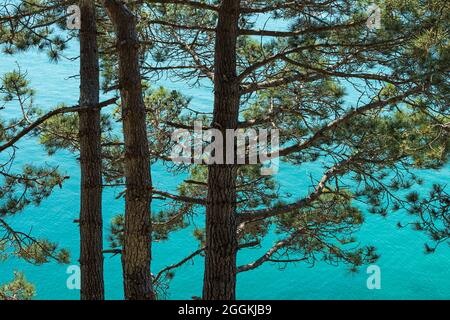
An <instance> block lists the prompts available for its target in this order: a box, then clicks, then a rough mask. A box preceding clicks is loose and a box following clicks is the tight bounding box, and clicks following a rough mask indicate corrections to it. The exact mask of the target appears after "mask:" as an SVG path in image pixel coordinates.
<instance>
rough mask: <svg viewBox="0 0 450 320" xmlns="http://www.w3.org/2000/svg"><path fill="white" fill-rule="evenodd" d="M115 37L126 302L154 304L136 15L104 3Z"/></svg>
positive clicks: (116, 4)
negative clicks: (122, 155) (122, 154)
mask: <svg viewBox="0 0 450 320" xmlns="http://www.w3.org/2000/svg"><path fill="white" fill-rule="evenodd" d="M104 3H105V7H106V10H107V12H108V15H109V17H110V19H111V21H112V23H113V24H114V27H115V29H116V33H117V50H118V55H119V86H120V94H121V99H122V120H123V133H124V141H125V161H124V169H125V179H126V194H125V233H124V243H123V253H122V267H123V273H124V289H125V298H126V299H127V300H146V299H154V294H153V286H152V279H151V273H150V261H151V232H152V226H151V214H150V205H151V185H152V182H151V174H150V153H149V143H148V137H147V127H146V121H145V118H146V111H145V106H144V100H143V96H142V85H141V75H140V68H139V41H138V38H137V32H136V21H135V17H134V15H133V14H132V13H131V12H130V11H129V10H128V8H127V7H126V6H125V5H124V4H122V3H121V2H119V1H116V0H105V1H104Z"/></svg>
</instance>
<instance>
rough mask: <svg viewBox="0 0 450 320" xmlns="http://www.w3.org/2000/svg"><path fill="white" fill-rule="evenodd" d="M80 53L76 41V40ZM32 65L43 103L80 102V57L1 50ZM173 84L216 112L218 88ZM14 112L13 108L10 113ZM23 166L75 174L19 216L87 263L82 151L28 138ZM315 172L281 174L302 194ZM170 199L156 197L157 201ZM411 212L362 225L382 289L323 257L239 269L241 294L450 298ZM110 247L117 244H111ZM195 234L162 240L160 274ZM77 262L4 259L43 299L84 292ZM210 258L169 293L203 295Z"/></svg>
mask: <svg viewBox="0 0 450 320" xmlns="http://www.w3.org/2000/svg"><path fill="white" fill-rule="evenodd" d="M71 52H72V56H76V55H77V54H76V53H75V52H76V48H72V51H71ZM16 62H17V63H19V64H20V66H21V68H22V70H26V71H27V72H28V77H29V79H30V80H31V82H32V86H33V88H34V89H36V91H37V95H36V103H37V104H38V105H39V106H40V107H42V108H52V107H54V106H56V105H57V104H58V103H62V102H63V103H66V104H67V105H74V104H76V103H77V100H78V83H77V81H78V80H77V79H76V78H75V79H74V78H69V77H70V76H73V75H76V74H77V73H78V62H70V61H67V60H63V61H61V62H60V63H59V64H58V65H55V64H50V63H49V62H48V59H47V57H46V56H45V54H42V53H40V54H38V53H27V54H23V55H17V56H13V57H10V56H4V55H2V56H1V58H0V74H3V73H5V72H7V71H11V70H13V69H14V68H17V66H16V64H15V63H16ZM164 84H165V85H167V86H169V87H170V88H171V89H182V92H183V93H184V94H186V95H188V96H191V97H193V98H194V99H193V104H194V105H195V107H197V108H203V109H205V110H209V109H210V108H211V104H212V98H211V90H210V89H209V88H194V89H192V88H189V87H187V86H186V85H184V84H182V83H170V82H167V81H166V82H164ZM1 112H2V114H1V115H2V116H5V111H1ZM19 146H20V149H19V151H18V153H17V162H16V164H15V165H16V167H18V166H21V165H23V164H25V163H33V164H35V165H39V164H44V163H49V164H52V165H58V166H59V168H60V170H61V171H63V172H65V173H67V174H68V175H69V176H70V179H69V180H68V181H67V182H66V183H65V184H64V185H63V188H62V189H58V190H56V191H55V192H54V193H53V195H52V196H51V197H50V198H49V199H47V200H45V201H44V202H43V203H42V205H41V206H40V207H37V208H33V207H30V208H28V209H27V210H26V211H25V212H23V213H21V214H19V215H17V216H16V217H14V218H11V219H9V220H8V221H9V222H11V224H13V225H14V226H15V227H16V228H18V229H20V230H22V231H29V230H31V229H32V233H33V235H34V236H43V237H46V238H48V239H50V240H52V241H55V242H58V243H59V245H60V246H61V247H64V248H68V249H69V250H70V252H71V257H72V264H76V263H77V258H78V253H79V250H78V245H79V234H78V227H77V225H76V224H75V223H73V220H74V219H77V217H78V214H79V203H78V202H79V200H78V199H79V195H80V194H79V166H78V164H77V162H76V161H75V157H74V156H73V155H72V154H69V153H68V152H59V153H57V155H56V156H54V157H49V156H47V155H46V153H45V152H44V151H43V150H42V148H41V147H40V146H39V145H38V144H37V143H36V140H34V139H24V140H22V142H21V143H20V144H19ZM152 171H153V172H152V173H153V179H154V182H155V184H156V187H157V188H158V189H163V190H172V191H173V190H174V188H175V187H176V185H177V183H178V182H180V181H182V177H180V176H174V175H173V174H171V173H168V172H166V170H165V169H164V168H163V167H162V166H158V165H156V166H154V167H153V168H152ZM308 173H311V174H313V175H314V174H315V175H319V174H320V170H319V166H318V165H314V164H311V165H305V166H302V167H300V168H295V167H291V166H286V165H282V166H281V168H280V172H279V174H278V176H277V179H278V180H279V182H280V184H281V185H282V190H283V191H289V192H290V193H292V194H294V195H301V194H304V193H305V192H307V190H308V188H309V186H310V184H311V183H310V181H309V179H306V178H305V177H307V176H308V175H307V174H308ZM419 175H420V176H421V177H422V178H424V180H425V181H426V183H425V184H424V185H423V186H422V187H421V188H422V189H419V190H418V191H419V192H423V193H425V192H428V189H429V187H430V185H432V183H445V182H448V181H450V170H449V166H447V167H446V168H444V169H441V170H440V171H423V172H420V173H419ZM116 192H117V191H114V190H111V189H107V190H105V194H104V217H105V230H104V234H105V239H106V237H107V235H108V226H109V221H110V219H111V218H112V217H113V216H115V215H116V214H118V213H122V212H123V201H122V200H116V199H115V196H116ZM158 205H160V203H158V202H155V203H154V207H155V208H156V207H157V206H158ZM408 219H409V218H408V217H407V216H406V215H405V214H402V213H392V214H391V215H390V216H389V217H388V218H381V217H378V216H373V215H370V214H368V213H367V214H366V223H365V224H364V225H363V226H362V228H361V230H360V232H359V233H358V236H359V241H360V242H361V243H362V244H371V245H374V246H376V247H377V249H378V252H379V253H380V254H381V258H380V260H379V261H378V262H377V265H378V266H380V268H381V272H382V282H381V285H382V288H381V290H369V289H368V288H367V286H366V280H367V276H368V275H367V274H366V269H365V268H362V269H361V270H360V271H359V272H358V273H356V274H355V273H350V272H349V271H348V270H347V267H345V266H339V267H335V266H330V265H327V264H324V263H317V264H316V265H315V266H314V267H313V268H311V267H309V266H307V265H304V264H301V263H299V264H296V265H289V266H288V267H287V268H285V269H283V270H279V269H278V268H277V266H275V265H272V264H266V265H264V266H262V267H260V268H259V269H257V270H255V271H251V272H246V273H244V274H241V275H239V276H238V298H240V299H449V298H450V271H449V267H450V254H449V253H450V247H449V246H447V245H446V244H444V245H442V246H441V247H440V248H439V250H438V251H437V252H436V253H435V254H432V255H425V254H424V249H423V245H424V243H425V242H426V241H427V238H426V236H424V235H423V234H421V233H418V232H415V231H412V230H409V229H402V230H399V229H397V227H396V223H397V222H398V221H407V220H408ZM274 241H275V236H272V237H270V238H267V239H265V244H266V246H265V249H267V248H268V247H269V246H270V245H271V244H272V243H273V242H274ZM105 246H107V243H106V242H105ZM197 246H198V244H197V242H196V241H195V240H194V238H193V237H192V229H186V230H182V231H179V232H176V233H173V234H171V236H170V241H166V242H163V243H156V244H154V246H153V248H154V249H153V250H154V259H153V264H152V269H153V272H157V271H158V270H160V269H161V268H163V267H164V266H166V265H168V264H172V263H174V262H177V261H179V260H180V259H182V258H184V257H185V256H187V255H189V253H191V252H192V251H193V250H195V249H197ZM261 252H263V251H262V250H246V251H243V252H241V253H240V254H239V262H240V263H246V262H250V261H252V259H253V258H255V257H258V256H259V255H260V254H261ZM66 268H67V266H64V265H58V264H55V263H50V264H46V265H43V266H38V267H36V266H32V265H29V264H27V263H24V262H22V261H18V260H16V259H10V260H8V261H7V262H4V263H0V283H3V282H6V281H8V280H10V279H11V277H12V272H13V271H14V270H19V271H23V272H25V274H26V276H27V278H28V279H29V280H30V281H31V282H32V283H34V284H35V286H36V288H37V298H38V299H78V298H79V292H78V291H76V290H69V289H68V288H67V286H66V280H67V277H68V275H67V274H66ZM202 277H203V260H202V258H197V259H195V261H194V263H188V264H186V265H185V266H183V267H182V268H180V269H179V270H178V271H177V272H176V276H175V278H174V280H173V281H172V282H171V284H170V289H169V292H168V294H169V295H168V298H169V299H190V298H191V297H192V296H200V295H201V287H202ZM105 281H106V296H107V298H108V299H121V298H122V297H123V296H122V284H121V281H122V279H121V268H120V260H119V258H118V257H113V258H110V257H106V258H105Z"/></svg>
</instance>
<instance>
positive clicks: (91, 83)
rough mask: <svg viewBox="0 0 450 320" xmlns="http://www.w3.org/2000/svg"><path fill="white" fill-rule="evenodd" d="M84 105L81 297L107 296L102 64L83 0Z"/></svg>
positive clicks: (90, 8)
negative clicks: (102, 138)
mask: <svg viewBox="0 0 450 320" xmlns="http://www.w3.org/2000/svg"><path fill="white" fill-rule="evenodd" d="M80 9H81V30H80V81H81V84H80V106H81V107H90V109H92V110H88V111H83V112H80V113H79V118H80V125H79V138H80V167H81V204H80V268H81V299H82V300H102V299H104V281H103V253H102V249H103V224H102V173H101V172H102V168H101V164H102V163H101V127H100V108H98V107H97V105H98V103H99V87H100V85H99V63H98V48H97V26H96V15H95V5H94V2H93V1H92V0H81V1H80Z"/></svg>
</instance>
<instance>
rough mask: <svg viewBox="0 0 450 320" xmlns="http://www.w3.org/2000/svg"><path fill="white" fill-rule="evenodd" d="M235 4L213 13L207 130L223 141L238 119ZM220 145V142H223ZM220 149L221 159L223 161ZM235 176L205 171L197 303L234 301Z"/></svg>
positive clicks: (234, 0)
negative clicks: (211, 85) (205, 198)
mask: <svg viewBox="0 0 450 320" xmlns="http://www.w3.org/2000/svg"><path fill="white" fill-rule="evenodd" d="M239 3H240V1H239V0H224V1H223V2H222V5H221V7H220V11H219V20H218V25H217V31H216V32H217V35H216V48H215V71H214V73H215V76H214V79H215V84H214V117H213V126H214V127H215V128H217V129H219V130H221V131H222V134H223V135H224V137H225V136H226V135H225V134H226V129H236V128H237V124H238V118H239V99H240V97H239V84H238V80H237V70H236V43H237V37H238V21H239V11H240V6H239ZM224 140H225V139H224ZM226 149H227V148H226V146H225V147H224V148H223V152H224V154H223V158H224V159H226V157H225V153H226ZM236 176H237V166H236V165H233V164H223V165H217V164H216V165H211V166H210V167H209V172H208V205H207V208H206V258H205V275H204V283H203V299H205V300H232V299H235V298H236V254H237V246H238V243H237V235H236V229H237V227H236V217H235V211H236Z"/></svg>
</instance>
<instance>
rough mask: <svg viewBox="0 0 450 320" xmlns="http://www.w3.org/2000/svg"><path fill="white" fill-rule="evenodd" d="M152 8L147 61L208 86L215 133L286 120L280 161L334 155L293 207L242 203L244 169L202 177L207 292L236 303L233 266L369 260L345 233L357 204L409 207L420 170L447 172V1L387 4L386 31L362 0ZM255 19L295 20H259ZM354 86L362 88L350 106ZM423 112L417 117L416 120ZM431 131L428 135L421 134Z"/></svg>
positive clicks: (215, 169) (228, 0)
mask: <svg viewBox="0 0 450 320" xmlns="http://www.w3.org/2000/svg"><path fill="white" fill-rule="evenodd" d="M145 2H146V3H147V4H148V5H149V6H151V5H152V6H154V8H153V10H152V15H150V16H149V17H146V19H147V20H146V21H147V22H148V24H149V27H148V32H147V33H148V34H151V35H152V41H153V44H154V46H153V48H152V53H153V59H152V60H153V63H149V64H148V65H147V66H146V68H147V70H148V71H149V72H154V71H159V72H166V71H168V72H171V75H172V76H173V77H178V78H180V79H182V80H188V79H189V80H190V81H191V83H197V84H198V83H201V81H205V79H206V80H207V79H209V80H211V81H212V83H213V85H214V109H213V114H212V116H211V118H210V121H211V124H210V125H209V126H207V127H209V128H214V129H217V130H219V131H221V132H222V133H223V132H224V131H225V130H226V129H233V130H236V129H239V128H245V129H248V128H251V127H253V128H279V129H280V130H281V132H280V134H281V143H282V146H281V148H280V150H279V153H278V155H279V156H280V157H282V158H283V160H285V161H288V162H290V163H292V164H293V165H295V166H301V165H302V164H304V163H306V162H312V163H317V161H319V160H320V161H323V162H325V163H326V164H325V166H324V167H325V168H324V169H325V171H324V174H323V176H322V177H321V178H319V179H318V180H317V181H316V182H315V183H314V184H313V185H312V186H311V190H310V192H309V194H308V195H306V196H304V197H302V198H300V199H297V200H294V201H292V200H291V202H289V200H288V201H286V200H285V199H286V197H284V199H283V197H282V195H279V196H278V199H279V200H278V201H270V199H266V201H263V202H260V203H258V204H257V205H256V206H254V207H253V208H245V205H242V204H241V203H242V202H243V201H242V200H243V198H244V199H245V198H247V197H246V196H245V194H243V192H241V189H240V187H241V186H240V185H239V183H238V182H237V181H238V178H239V177H240V176H241V175H243V173H244V172H245V171H244V170H245V169H244V168H245V166H244V167H243V166H236V165H222V164H213V165H209V166H208V174H207V177H208V178H207V179H206V178H205V177H204V176H203V179H204V180H200V181H199V180H194V183H196V184H197V185H204V186H205V188H206V189H207V193H208V197H207V201H206V235H205V236H200V238H201V239H202V241H203V240H204V245H205V250H204V251H205V252H206V258H205V261H206V264H205V281H204V290H203V298H204V299H233V298H235V283H236V274H237V273H238V272H245V271H249V270H254V269H256V268H257V267H259V266H260V265H262V264H263V263H267V262H275V263H281V264H285V263H289V262H300V261H304V262H310V263H314V261H316V260H318V259H323V260H325V261H327V262H330V263H336V262H343V263H348V264H350V265H351V268H352V269H354V268H355V267H358V266H360V265H362V264H363V263H367V262H369V263H370V262H373V261H374V260H375V259H376V258H377V255H376V253H375V251H374V248H372V247H370V246H369V247H365V248H364V247H362V248H358V249H356V250H352V249H350V247H351V243H354V241H355V239H354V238H353V237H351V236H349V235H351V234H352V232H353V231H355V230H356V229H357V227H358V225H360V224H361V223H362V222H363V215H362V213H361V211H360V210H359V209H357V208H356V207H355V205H354V201H355V200H358V201H363V202H365V203H366V204H367V207H368V211H370V212H373V213H377V214H381V215H385V214H387V213H388V211H390V210H391V206H390V204H393V203H395V205H394V206H395V207H396V206H401V207H405V206H407V203H406V201H405V200H404V199H399V198H398V197H397V196H396V195H395V194H393V193H392V190H395V189H396V188H410V187H411V186H412V184H413V183H414V182H417V178H416V177H415V176H414V175H412V174H409V172H410V171H409V170H410V168H414V167H429V166H428V165H427V163H428V164H429V163H432V164H433V167H435V168H437V167H440V166H442V165H443V164H445V162H446V161H447V159H448V129H447V126H446V123H448V108H447V107H446V106H448V95H446V94H445V92H446V91H448V80H447V78H446V77H447V75H448V67H446V66H448V26H446V24H445V22H444V21H445V20H446V17H448V13H449V10H448V4H446V2H445V1H415V0H412V1H406V2H402V3H401V4H399V3H397V2H395V1H380V2H379V3H378V5H379V8H380V10H381V12H382V13H383V20H382V25H380V26H379V27H380V29H379V30H378V29H374V26H373V23H372V24H369V23H368V21H371V18H370V17H368V14H367V12H366V11H367V7H368V5H369V4H368V3H367V2H364V1H360V2H359V1H358V2H354V1H331V2H327V4H326V5H324V4H321V3H316V2H308V3H305V2H304V1H289V2H285V1H237V0H223V1H189V2H180V1H145ZM156 3H159V5H158V4H156ZM258 17H259V19H265V18H268V17H271V18H274V19H278V20H277V21H278V22H279V23H284V24H287V25H289V27H287V28H281V29H271V28H270V27H263V28H259V27H258V26H256V25H255V23H256V21H257V18H258ZM368 18H369V19H368ZM371 22H372V21H371ZM375 24H376V17H375ZM269 25H270V24H269ZM368 27H369V28H368ZM376 27H377V26H375V28H376ZM144 68H145V67H144ZM349 87H350V88H352V90H354V91H355V92H357V93H359V95H360V98H359V100H358V101H351V105H349V103H348V101H346V100H345V91H346V90H347V88H349ZM414 114H420V120H419V121H412V120H410V119H412V117H413V115H414ZM192 118H195V114H194V115H192ZM172 125H173V127H175V128H184V129H192V124H186V122H183V123H173V122H172ZM425 128H428V130H430V132H429V134H425V135H423V136H422V137H421V139H417V138H415V135H416V133H415V132H421V133H425V131H424V129H425ZM432 137H434V138H435V139H433V138H432ZM224 149H225V148H224ZM417 150H421V152H418V151H417ZM432 150H434V151H432ZM273 155H274V157H276V156H277V155H276V154H273ZM303 179H307V177H303ZM315 179H317V178H315ZM347 179H353V180H354V182H355V183H354V187H352V188H350V187H347V183H346V181H347ZM313 180H314V179H313ZM254 181H258V180H257V179H255V180H254ZM255 190H258V189H257V188H255ZM198 193H199V192H198V190H196V192H195V194H198ZM187 196H189V194H187ZM249 198H251V197H249ZM247 199H248V198H247ZM281 199H283V201H282V200H281ZM189 200H192V199H189ZM250 206H251V205H250ZM270 226H273V227H275V228H276V230H277V231H278V232H279V233H280V235H281V237H282V238H281V239H280V241H278V242H276V243H275V244H274V246H273V247H272V248H270V249H268V250H267V252H266V254H264V255H263V256H261V257H260V258H259V259H257V260H255V261H254V262H252V263H249V264H246V265H242V266H239V267H238V266H236V264H235V261H236V254H237V252H238V249H239V248H240V247H247V245H248V242H247V241H248V239H249V238H255V237H256V238H257V239H258V240H260V239H262V237H264V235H266V234H267V233H268V230H270ZM255 230H256V231H255ZM336 240H338V241H337V242H336ZM257 242H260V241H257Z"/></svg>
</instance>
